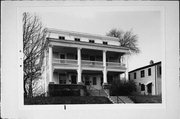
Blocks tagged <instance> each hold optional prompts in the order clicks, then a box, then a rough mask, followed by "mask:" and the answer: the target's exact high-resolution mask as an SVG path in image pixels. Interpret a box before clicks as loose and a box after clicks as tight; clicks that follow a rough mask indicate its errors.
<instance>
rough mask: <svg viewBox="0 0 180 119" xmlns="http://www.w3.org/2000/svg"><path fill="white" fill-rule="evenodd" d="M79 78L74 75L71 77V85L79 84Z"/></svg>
mask: <svg viewBox="0 0 180 119" xmlns="http://www.w3.org/2000/svg"><path fill="white" fill-rule="evenodd" d="M76 78H77V76H76V75H72V76H71V84H77V79H76Z"/></svg>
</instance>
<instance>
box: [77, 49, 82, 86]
mask: <svg viewBox="0 0 180 119" xmlns="http://www.w3.org/2000/svg"><path fill="white" fill-rule="evenodd" d="M77 54H78V57H77V59H78V70H77V73H78V80H77V82H78V83H82V81H81V73H82V70H81V48H78V49H77Z"/></svg>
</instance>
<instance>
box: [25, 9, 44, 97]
mask: <svg viewBox="0 0 180 119" xmlns="http://www.w3.org/2000/svg"><path fill="white" fill-rule="evenodd" d="M45 37H46V30H45V29H44V28H43V26H42V23H41V22H40V20H39V18H38V17H37V16H33V15H31V14H30V13H27V12H24V13H23V53H24V57H23V64H24V69H23V70H24V96H25V97H26V96H28V97H32V96H33V82H34V81H35V80H38V79H39V77H40V75H41V67H42V64H43V57H44V53H43V51H44V49H45V46H46V44H45Z"/></svg>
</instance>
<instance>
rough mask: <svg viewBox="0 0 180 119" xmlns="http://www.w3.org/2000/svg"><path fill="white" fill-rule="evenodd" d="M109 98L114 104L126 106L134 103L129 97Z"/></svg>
mask: <svg viewBox="0 0 180 119" xmlns="http://www.w3.org/2000/svg"><path fill="white" fill-rule="evenodd" d="M109 98H111V100H112V102H113V103H116V104H117V103H124V104H127V103H128V104H130V103H134V102H133V101H132V100H131V99H130V98H128V97H127V96H110V97H109Z"/></svg>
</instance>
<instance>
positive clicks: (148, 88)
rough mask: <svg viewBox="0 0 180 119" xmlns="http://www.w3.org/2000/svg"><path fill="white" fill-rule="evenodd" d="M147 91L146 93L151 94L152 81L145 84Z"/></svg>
mask: <svg viewBox="0 0 180 119" xmlns="http://www.w3.org/2000/svg"><path fill="white" fill-rule="evenodd" d="M147 92H148V94H152V83H149V84H148V85H147Z"/></svg>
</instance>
